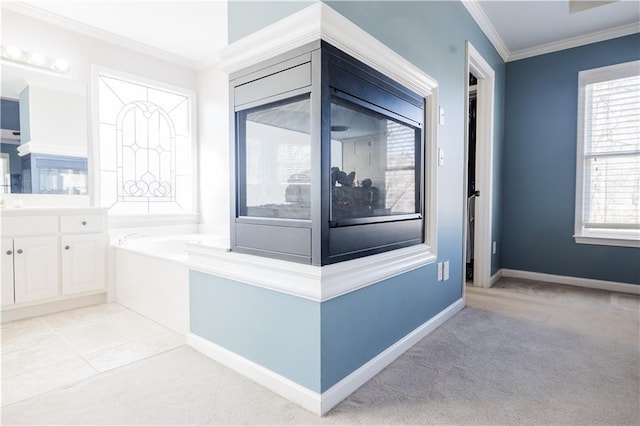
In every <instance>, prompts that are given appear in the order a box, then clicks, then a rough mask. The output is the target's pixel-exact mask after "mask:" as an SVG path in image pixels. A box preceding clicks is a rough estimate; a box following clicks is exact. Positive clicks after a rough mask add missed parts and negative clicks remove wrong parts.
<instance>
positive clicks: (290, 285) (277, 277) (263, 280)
mask: <svg viewBox="0 0 640 426" xmlns="http://www.w3.org/2000/svg"><path fill="white" fill-rule="evenodd" d="M187 252H188V254H189V257H188V259H187V261H186V265H187V267H188V268H190V269H193V270H196V271H200V272H205V273H208V274H213V275H216V276H220V277H223V278H227V279H230V280H234V281H240V282H244V283H247V284H250V285H254V286H257V287H263V288H267V289H270V290H275V291H279V292H282V293H287V294H291V295H294V296H298V297H303V298H306V299H311V300H314V301H317V302H324V301H326V300H329V299H333V298H335V297H339V296H342V295H344V294H346V293H350V292H352V291H355V290H358V289H361V288H363V287H367V286H369V285H372V284H375V283H377V282H380V281H383V280H385V279H389V278H392V277H395V276H397V275H400V274H403V273H406V272H409V271H412V270H414V269H417V268H420V267H422V266H426V265H428V264H430V263H433V262H435V260H436V256H435V254H433V253H432V252H431V251H430V248H429V246H427V245H424V244H418V245H415V246H411V247H405V248H401V249H397V250H392V251H388V252H385V253H380V254H375V255H372V256H367V257H363V258H359V259H354V260H348V261H345V262H340V263H336V264H333V265H327V266H312V265H303V264H299V263H294V262H287V261H284V260H278V259H271V258H267V257H260V256H252V255H248V254H242V253H234V252H230V251H229V249H227V248H220V247H214V246H208V245H205V244H198V243H192V244H187Z"/></svg>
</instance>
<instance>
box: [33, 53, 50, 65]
mask: <svg viewBox="0 0 640 426" xmlns="http://www.w3.org/2000/svg"><path fill="white" fill-rule="evenodd" d="M30 61H31V63H33V64H35V65H38V66H42V65H44V64H45V63H46V62H47V58H45V57H44V55H43V54H42V53H38V52H34V53H32V54H31V58H30Z"/></svg>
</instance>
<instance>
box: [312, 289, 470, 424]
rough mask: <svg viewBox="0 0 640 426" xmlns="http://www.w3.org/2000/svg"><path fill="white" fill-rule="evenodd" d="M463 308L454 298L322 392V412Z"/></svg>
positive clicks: (330, 407) (461, 300) (329, 408)
mask: <svg viewBox="0 0 640 426" xmlns="http://www.w3.org/2000/svg"><path fill="white" fill-rule="evenodd" d="M463 308H464V300H463V299H458V300H456V301H455V302H454V303H452V304H451V305H449V306H448V307H446V308H445V309H444V310H443V311H442V312H440V313H439V314H437V315H436V316H434V317H433V318H431V319H430V320H429V321H427V322H425V323H424V324H422V325H421V326H419V327H418V328H416V329H415V330H413V331H412V332H411V333H409V334H407V335H406V336H404V337H403V338H402V339H400V340H398V341H397V342H396V343H394V344H393V345H391V346H389V347H388V348H387V349H385V350H384V351H383V352H381V353H380V354H379V355H377V356H376V357H375V358H373V359H372V360H370V361H369V362H367V363H366V364H364V365H363V366H362V367H360V368H358V369H357V370H356V371H354V372H353V373H351V374H349V375H348V376H347V377H345V378H344V379H342V380H340V381H339V382H338V383H336V384H335V385H333V386H331V388H329V389H327V390H326V391H325V392H323V393H322V399H321V404H322V414H325V413H328V412H329V410H331V409H332V408H333V407H335V406H336V405H338V404H339V403H340V402H341V401H342V400H343V399H345V398H346V397H348V396H349V395H351V394H352V393H353V392H354V391H356V390H357V389H358V388H359V387H360V386H362V385H364V384H365V383H367V382H368V381H369V380H371V378H373V377H374V376H375V375H376V374H378V373H379V372H380V371H382V369H384V368H385V367H386V366H388V365H389V364H391V363H392V362H393V361H395V360H396V358H398V357H399V356H400V355H402V354H403V353H404V352H406V351H407V350H408V349H410V348H411V347H412V346H413V345H415V344H416V343H418V342H419V341H420V340H422V339H423V338H424V337H426V336H427V335H429V334H430V333H431V332H433V331H434V330H435V329H436V328H438V327H439V326H441V325H442V324H444V323H445V322H446V321H447V320H449V319H451V318H452V317H453V316H454V315H455V314H457V313H458V312H460V311H461V310H462V309H463Z"/></svg>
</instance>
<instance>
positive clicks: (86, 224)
mask: <svg viewBox="0 0 640 426" xmlns="http://www.w3.org/2000/svg"><path fill="white" fill-rule="evenodd" d="M103 220H104V217H103V216H102V215H98V214H88V215H77V216H61V217H60V228H61V229H60V230H61V231H62V233H63V234H85V233H99V232H102V230H103V228H104V226H103V225H104V222H103Z"/></svg>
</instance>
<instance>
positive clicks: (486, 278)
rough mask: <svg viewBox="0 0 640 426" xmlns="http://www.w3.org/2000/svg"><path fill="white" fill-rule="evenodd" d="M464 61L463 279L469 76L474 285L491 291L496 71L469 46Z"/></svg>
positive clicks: (465, 229)
mask: <svg viewBox="0 0 640 426" xmlns="http://www.w3.org/2000/svg"><path fill="white" fill-rule="evenodd" d="M466 57H467V60H466V61H465V74H464V76H465V85H464V86H465V89H464V96H465V101H464V105H465V117H466V120H465V129H464V191H463V211H464V214H463V244H462V277H463V278H464V277H466V258H467V256H466V255H467V244H466V243H467V219H468V218H467V216H468V211H467V186H468V185H467V182H468V179H467V176H468V165H467V163H468V161H469V125H468V122H469V73H472V74H473V75H474V76H476V78H477V79H478V85H477V104H476V105H477V111H476V190H479V191H480V196H479V197H477V198H476V205H475V219H474V223H475V225H474V250H473V258H474V262H473V285H474V286H475V287H491V284H492V283H491V252H492V234H491V225H492V215H493V211H492V210H493V208H492V207H493V145H494V140H493V134H494V131H493V130H494V129H493V128H494V98H495V71H494V70H493V68H492V67H491V66H490V65H489V63H488V62H487V61H486V60H485V59H484V58H483V57H482V55H480V53H479V52H478V51H477V50H476V49H475V48H474V47H473V45H472V44H471V42H470V41H468V40H467V42H466Z"/></svg>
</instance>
